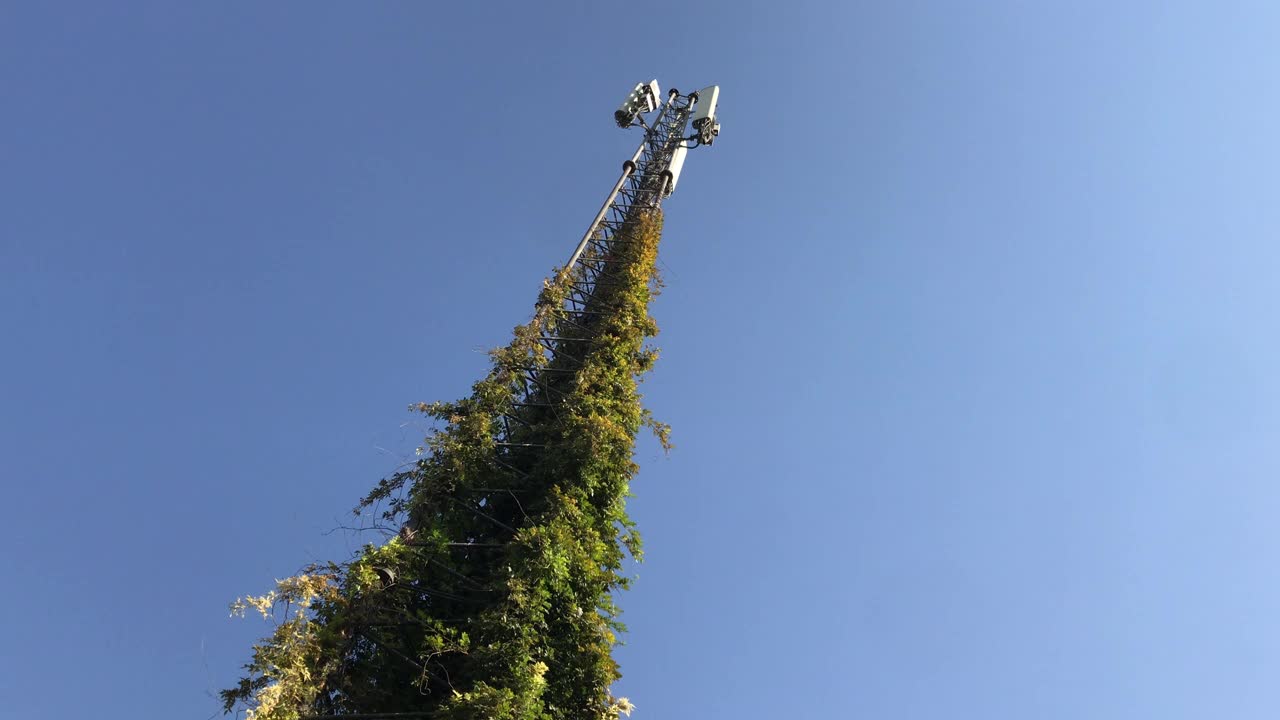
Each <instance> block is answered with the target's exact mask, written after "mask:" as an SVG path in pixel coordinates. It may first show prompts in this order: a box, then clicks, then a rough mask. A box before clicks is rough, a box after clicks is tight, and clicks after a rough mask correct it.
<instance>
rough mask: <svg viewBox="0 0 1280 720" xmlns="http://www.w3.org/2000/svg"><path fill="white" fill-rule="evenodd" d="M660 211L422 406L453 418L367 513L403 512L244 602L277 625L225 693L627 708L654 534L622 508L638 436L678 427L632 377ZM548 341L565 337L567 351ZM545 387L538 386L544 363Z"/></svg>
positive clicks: (250, 698)
mask: <svg viewBox="0 0 1280 720" xmlns="http://www.w3.org/2000/svg"><path fill="white" fill-rule="evenodd" d="M661 226H662V219H661V214H660V212H659V211H657V210H654V211H649V212H644V213H640V214H638V215H637V216H636V217H635V218H634V219H633V220H632V222H631V223H630V224H629V225H628V226H626V227H624V228H623V230H622V231H621V232H620V233H619V235H618V237H617V238H616V239H615V241H614V242H613V243H612V245H611V247H612V250H611V251H610V254H608V255H605V256H601V255H599V254H598V252H597V251H595V250H592V251H591V253H595V254H594V255H592V256H591V257H592V258H594V261H597V262H600V263H601V267H605V268H607V270H606V271H605V273H604V274H603V275H602V276H601V277H600V279H599V281H598V282H597V283H596V287H595V293H594V296H593V299H592V300H591V305H590V306H589V307H588V310H589V311H590V312H588V313H586V314H582V315H574V316H570V315H567V314H566V312H565V311H564V309H563V304H564V299H565V297H566V294H567V293H570V292H573V291H574V288H575V287H576V285H575V284H576V283H579V282H580V280H581V278H580V277H578V276H577V275H575V274H573V273H569V272H560V273H557V274H556V276H555V279H554V280H552V281H549V282H547V283H545V284H544V288H543V291H542V293H541V294H540V297H539V300H538V304H537V306H536V309H535V312H534V317H533V319H532V320H531V321H530V322H529V323H528V324H525V325H522V326H520V327H517V328H516V329H515V333H514V338H513V339H512V341H511V343H510V344H509V345H507V346H505V347H503V348H499V349H497V350H495V351H493V352H492V353H491V356H492V361H493V363H492V369H491V371H490V372H489V374H488V375H487V376H486V377H485V378H484V379H482V380H481V381H479V382H477V383H476V384H475V385H474V386H473V389H472V390H473V391H472V393H471V395H470V396H469V397H467V398H465V399H463V400H459V401H457V402H451V403H435V404H421V405H417V406H415V408H414V409H416V410H417V411H419V412H422V413H424V414H426V415H427V416H429V417H431V418H433V419H434V420H436V421H438V425H437V427H438V429H437V430H435V431H433V433H432V434H431V435H430V436H429V437H428V438H427V441H426V444H425V446H424V448H423V455H422V457H421V458H420V459H419V460H418V461H417V462H416V464H415V465H414V466H413V467H411V468H410V469H408V470H406V471H404V472H401V473H397V474H395V475H393V476H391V477H389V478H386V479H384V480H383V481H382V482H380V483H379V484H378V486H377V487H376V488H374V490H373V491H372V492H371V493H370V494H369V495H368V496H367V497H366V498H365V499H364V500H363V501H362V503H361V507H360V509H358V511H357V512H361V511H362V512H364V513H365V516H366V517H368V516H370V514H372V515H373V516H375V517H377V518H378V519H379V522H383V523H392V524H393V525H392V526H393V527H394V526H396V525H402V527H401V529H400V531H399V533H398V534H397V535H395V536H394V537H392V538H391V539H389V540H387V541H386V542H383V543H382V544H379V545H369V546H367V547H366V548H365V549H364V550H363V551H362V552H361V553H359V554H358V556H357V557H356V558H354V559H353V560H351V561H350V562H348V563H345V564H328V565H323V566H313V567H310V568H307V569H306V570H305V571H304V572H303V573H301V574H300V575H298V576H297V577H293V578H289V579H287V580H283V581H279V582H278V583H277V587H276V589H275V590H273V591H272V592H270V593H268V594H267V595H264V596H255V597H249V598H246V599H243V600H240V601H237V603H236V604H235V605H233V606H232V609H233V611H234V612H238V613H241V614H243V613H244V612H245V611H246V610H249V609H252V610H255V611H257V612H260V613H261V614H262V615H263V616H264V617H267V618H271V619H273V620H274V621H275V622H276V626H275V629H274V632H273V634H272V635H270V636H269V637H267V638H265V639H263V640H262V641H261V642H260V643H259V644H257V645H256V646H255V647H254V650H253V657H252V661H251V662H250V663H249V664H248V665H246V669H247V674H246V676H245V677H244V678H243V679H241V681H240V682H239V684H238V685H237V686H236V687H234V688H231V689H229V690H225V691H223V700H224V702H225V708H226V709H227V710H228V711H231V710H234V709H235V708H237V707H241V706H243V707H245V708H247V710H248V718H249V720H296V719H297V718H301V717H310V716H323V715H334V714H348V713H366V714H367V713H415V714H418V713H420V714H421V715H422V716H424V717H438V718H449V719H452V720H480V719H481V718H484V719H493V720H498V719H504V720H505V719H510V720H517V719H519V720H535V719H537V720H570V719H572V720H585V719H588V718H600V719H606V718H617V717H618V716H619V715H620V714H629V712H630V710H631V705H630V703H629V702H628V701H627V700H626V699H625V698H616V697H614V696H612V695H611V694H610V690H609V688H610V686H611V685H612V684H613V682H614V681H615V680H617V679H618V677H619V676H620V673H619V670H618V666H617V664H616V663H615V662H614V660H613V658H612V649H613V646H614V645H615V644H616V643H617V638H616V633H617V632H619V631H620V630H622V626H621V624H620V623H619V622H618V612H619V611H618V608H617V607H616V605H615V604H614V600H613V592H614V591H615V590H618V589H621V588H625V587H626V585H627V578H625V577H624V576H623V575H622V565H623V561H624V559H625V557H626V554H627V553H630V554H631V555H632V556H635V557H637V558H638V557H639V556H640V540H639V536H638V535H637V534H636V532H635V529H634V526H633V524H632V522H631V520H630V518H629V517H628V515H627V512H626V509H625V499H626V497H627V496H628V485H629V483H630V481H631V479H632V477H633V476H634V475H635V473H636V470H637V466H636V465H635V463H634V462H633V461H632V454H633V447H634V442H635V436H636V433H637V432H638V431H639V429H640V428H641V427H642V426H645V425H648V426H650V427H652V428H653V429H654V430H655V431H656V432H657V433H658V435H659V438H660V440H661V441H662V442H663V444H664V445H665V444H666V438H667V428H666V427H665V426H662V425H661V424H659V423H655V422H653V421H652V419H651V418H650V417H649V416H648V414H647V412H646V411H645V410H643V409H642V408H641V404H640V394H639V392H638V391H637V387H636V382H637V380H638V378H639V376H640V375H641V374H643V373H644V372H646V371H647V370H648V369H649V368H650V367H651V366H652V364H653V361H654V360H655V359H656V351H654V350H653V349H651V348H648V347H646V339H647V338H649V337H651V336H653V335H654V334H656V332H657V326H656V325H655V324H654V322H653V320H652V319H651V318H650V317H649V314H648V304H649V300H650V297H651V295H652V294H653V293H654V292H655V291H656V289H657V281H656V274H655V265H654V263H655V259H656V255H657V247H658V240H659V237H660V235H661ZM546 336H553V337H555V338H561V339H559V340H556V341H554V346H555V347H556V348H557V351H556V352H555V353H552V352H551V351H550V350H549V348H548V345H549V344H551V343H549V342H548V341H547V339H546ZM531 373H533V375H534V376H535V377H536V378H537V379H538V381H539V382H540V383H541V384H542V385H541V387H540V388H539V389H538V390H536V391H535V392H534V393H533V394H532V395H531V394H530V393H529V385H528V378H529V377H530V374H531Z"/></svg>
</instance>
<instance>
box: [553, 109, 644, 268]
mask: <svg viewBox="0 0 1280 720" xmlns="http://www.w3.org/2000/svg"><path fill="white" fill-rule="evenodd" d="M647 142H649V133H647V132H646V133H645V139H644V140H642V141H641V142H640V147H638V148H636V153H635V154H634V155H632V156H631V159H630V160H628V161H626V162H624V163H622V175H621V176H619V177H618V182H616V183H614V184H613V190H611V191H609V196H608V197H606V198H605V199H604V205H601V206H600V212H598V213H596V219H595V220H592V221H591V227H589V228H587V233H586V234H585V235H583V236H582V242H580V243H578V248H577V249H576V250H574V251H573V257H570V258H569V262H568V264H566V265H565V266H564V272H566V273H567V272H569V270H570V269H572V268H573V264H574V263H576V262H578V258H580V257H582V253H583V251H584V250H586V249H587V242H588V241H590V240H591V236H592V235H594V234H595V232H596V228H597V227H600V221H601V220H603V219H604V216H605V213H607V212H609V207H610V206H612V205H613V200H614V198H616V197H618V191H619V190H621V189H622V185H623V183H625V182H626V181H627V178H629V177H631V173H633V172H635V171H636V161H637V160H639V159H640V153H642V152H644V146H645V143H647Z"/></svg>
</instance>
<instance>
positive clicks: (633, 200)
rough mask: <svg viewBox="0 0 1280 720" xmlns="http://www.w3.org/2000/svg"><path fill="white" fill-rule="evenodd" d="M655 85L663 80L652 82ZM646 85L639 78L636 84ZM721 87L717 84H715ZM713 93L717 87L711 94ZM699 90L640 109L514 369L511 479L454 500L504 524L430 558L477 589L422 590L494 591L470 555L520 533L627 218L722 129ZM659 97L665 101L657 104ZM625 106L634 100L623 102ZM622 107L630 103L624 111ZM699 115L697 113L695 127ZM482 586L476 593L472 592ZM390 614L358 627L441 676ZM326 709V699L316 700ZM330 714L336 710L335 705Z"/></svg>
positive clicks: (508, 448)
mask: <svg viewBox="0 0 1280 720" xmlns="http://www.w3.org/2000/svg"><path fill="white" fill-rule="evenodd" d="M651 85H652V86H653V87H654V88H656V81H654V83H651ZM642 87H644V86H637V92H638V91H639V90H640V88H642ZM711 90H714V91H715V92H716V93H717V94H718V88H714V87H713V88H707V89H706V90H704V91H702V92H706V91H711ZM712 97H713V98H714V97H715V95H713V96H712ZM698 100H699V93H696V92H695V93H690V94H688V95H684V94H681V93H680V92H679V91H677V90H675V89H672V90H670V91H669V92H668V94H667V97H666V100H665V102H664V103H663V104H662V106H661V107H660V108H656V109H657V110H658V113H657V116H656V117H655V119H654V120H653V121H652V122H651V123H647V124H646V123H645V122H644V120H643V118H642V117H641V116H640V113H639V112H635V113H633V114H632V115H631V117H632V119H631V121H630V123H629V124H627V125H626V126H627V127H634V126H638V127H641V128H643V129H644V139H643V140H642V141H641V143H640V146H639V147H638V148H636V151H635V152H634V153H633V154H632V156H631V158H630V159H628V160H626V161H625V162H623V164H622V173H621V175H620V176H619V178H618V180H617V182H616V183H614V185H613V189H612V190H611V191H610V192H609V195H608V196H607V197H606V198H605V201H604V204H603V205H602V206H601V208H600V211H599V212H598V213H597V214H596V216H595V219H594V220H592V222H591V225H590V227H588V228H587V231H586V233H585V234H584V235H583V237H582V240H581V241H580V242H579V243H578V245H577V247H576V248H575V249H574V251H573V255H572V256H571V257H570V258H569V262H568V263H566V265H565V266H564V268H563V269H562V270H561V271H560V272H559V274H558V276H557V280H558V281H561V282H564V283H565V287H566V288H567V292H566V294H565V296H564V300H563V302H562V303H561V305H560V306H559V307H555V308H551V312H549V313H545V314H544V316H543V317H544V318H546V320H545V321H544V322H542V323H540V324H539V325H538V327H537V328H536V331H537V333H538V336H537V339H536V341H537V344H538V345H539V346H540V347H541V350H542V352H541V353H540V354H541V357H538V358H535V357H529V358H528V363H527V364H526V365H524V366H521V367H518V368H511V370H512V371H513V373H514V375H513V381H514V382H515V383H516V388H517V393H516V394H517V396H518V398H519V399H518V400H517V401H516V402H514V403H512V407H511V409H510V411H509V412H504V413H503V414H502V415H501V416H500V421H499V423H498V425H497V428H496V432H495V436H494V441H495V446H496V450H497V452H496V453H495V456H494V461H495V462H496V463H497V464H498V465H499V466H501V467H502V468H503V469H504V470H505V471H507V472H509V473H510V480H511V482H509V483H508V484H507V486H506V487H491V488H472V491H473V493H472V494H471V495H470V497H466V498H463V497H454V496H451V497H449V498H448V499H449V501H450V502H452V503H455V504H457V505H460V506H462V507H464V508H465V509H466V510H467V511H469V512H471V513H473V514H474V515H475V517H477V518H479V519H482V520H485V521H487V522H488V523H491V524H492V527H495V528H497V529H498V530H501V532H495V533H494V534H493V535H491V536H489V537H488V538H485V540H486V541H483V542H477V541H476V540H477V539H478V538H471V537H466V538H456V540H457V541H456V542H451V543H448V546H449V547H450V549H451V552H450V553H449V557H433V558H428V560H429V561H430V562H431V564H433V565H435V566H437V567H439V568H440V569H442V570H444V571H445V572H447V573H449V574H450V575H452V576H454V577H455V578H457V579H459V580H461V581H462V582H463V583H464V584H465V585H468V586H469V589H468V590H462V589H461V588H457V590H458V592H465V593H466V594H467V595H468V596H470V597H466V596H464V595H460V594H453V593H448V592H444V591H442V590H439V589H435V590H431V589H428V588H425V587H418V588H416V589H415V590H413V591H414V592H417V593H422V594H425V595H429V596H436V597H439V598H442V599H446V600H450V601H454V602H457V603H467V604H470V603H472V602H477V601H478V602H482V603H483V602H484V601H483V600H481V598H482V597H484V596H485V595H486V594H487V593H488V590H487V589H485V588H483V587H474V586H475V585H477V583H476V582H475V581H474V580H473V579H472V578H471V577H469V576H468V575H466V574H465V572H464V571H462V570H461V568H462V567H463V566H464V565H465V564H466V563H467V561H466V558H467V557H469V556H472V553H475V554H477V555H487V554H488V553H489V552H490V551H492V550H495V549H499V548H502V547H504V546H505V545H506V543H507V542H509V541H510V539H511V538H512V537H514V536H515V535H516V533H517V532H518V531H517V529H516V528H514V527H511V526H510V525H508V524H506V523H504V522H502V520H500V519H498V518H497V517H494V516H495V515H503V514H505V513H504V512H502V511H501V510H502V509H504V508H507V509H509V508H510V507H511V506H512V505H513V504H514V506H516V507H520V509H521V511H523V507H522V506H520V497H519V496H520V494H521V493H522V490H523V488H522V487H521V485H522V484H523V481H525V480H526V479H528V478H529V477H530V472H531V470H532V469H533V467H534V465H535V464H536V463H537V462H538V459H539V458H540V457H541V455H542V453H543V450H544V449H545V448H546V447H547V446H546V445H545V444H544V443H543V442H540V441H541V440H544V439H545V438H540V437H538V436H537V435H536V433H535V432H534V430H533V428H535V427H536V426H537V425H538V424H539V422H540V421H541V420H543V419H545V418H546V417H547V414H548V413H550V414H554V413H556V412H557V405H558V402H559V401H560V400H561V399H563V398H564V397H565V396H566V395H567V394H568V392H567V390H568V383H570V382H572V381H573V379H574V378H575V376H576V373H577V372H578V371H579V369H581V367H582V361H583V356H584V355H585V352H586V350H587V349H588V347H589V343H590V342H591V341H592V340H593V339H594V337H595V326H596V325H597V324H598V323H597V318H598V316H601V315H604V314H606V313H608V312H609V311H610V308H609V307H608V306H607V304H606V302H605V300H604V299H602V297H601V296H602V294H603V293H602V292H601V291H602V290H604V289H605V288H607V287H608V285H609V284H610V283H611V282H612V279H611V278H612V276H613V275H614V273H615V272H616V269H617V268H618V267H619V266H621V265H622V264H623V263H624V262H625V261H626V260H625V258H626V256H627V253H628V248H627V245H628V244H629V239H628V232H627V230H628V226H629V225H630V224H631V223H634V222H635V221H637V220H638V219H639V218H640V217H641V215H642V214H644V213H648V212H652V211H654V210H657V209H658V208H659V207H660V206H661V203H662V200H663V199H664V197H665V196H666V195H668V194H669V192H668V191H669V188H671V187H673V186H674V184H675V181H676V180H677V179H678V178H677V174H678V172H679V168H676V169H675V172H673V171H672V159H673V157H674V156H675V154H676V153H677V151H678V150H679V149H680V148H682V147H683V148H686V149H687V148H690V147H697V146H698V145H703V144H710V138H711V137H713V134H714V133H715V132H718V124H715V118H714V103H715V100H714V99H712V100H711V101H710V105H711V106H712V107H711V109H710V110H709V111H708V110H706V109H705V107H704V108H703V109H701V110H702V111H701V112H697V111H698V110H699V108H698V107H697V105H698ZM655 104H656V103H655ZM624 107H625V105H624ZM620 112H621V111H620ZM695 113H697V114H699V115H701V116H702V117H703V118H704V120H705V124H704V125H702V126H701V127H696V128H695V129H697V130H699V132H696V133H695V134H693V135H689V136H686V132H687V129H688V126H689V123H690V120H691V119H694V115H695ZM698 124H699V123H698V121H697V120H696V119H695V126H697V125H698ZM414 473H415V470H407V471H405V472H402V473H397V474H396V477H400V478H407V479H409V480H412V477H413V476H414ZM401 532H402V535H403V536H404V539H405V541H406V544H408V545H411V546H412V545H418V544H419V543H417V542H416V541H414V539H413V536H414V528H413V527H412V519H411V518H409V524H406V526H405V528H404V529H402V531H401ZM387 581H388V584H389V585H397V583H396V582H395V578H394V576H391V577H390V578H388V579H387ZM473 593H477V594H476V595H473ZM387 620H388V622H371V623H366V624H364V625H362V626H360V627H356V628H355V630H354V632H355V633H356V635H357V636H358V637H359V638H360V639H361V640H362V641H366V642H368V643H372V644H373V645H374V646H377V647H380V648H382V649H384V650H385V651H386V652H388V653H390V654H391V655H393V656H395V657H398V658H400V659H401V660H402V661H404V662H406V663H408V664H409V665H410V666H412V667H414V668H416V669H418V670H419V671H421V672H422V673H424V674H428V675H431V676H432V677H433V678H434V677H435V675H434V673H433V672H432V671H431V670H430V669H429V668H428V667H425V666H423V665H421V664H419V663H418V662H416V661H415V660H414V659H413V658H411V657H409V656H408V655H406V654H405V653H404V652H402V651H401V650H398V649H396V648H395V647H394V646H392V645H388V644H386V641H385V639H383V638H375V637H374V635H373V634H372V633H370V632H369V631H370V630H372V629H374V628H375V626H386V627H394V626H397V625H405V624H406V621H405V619H404V618H399V619H397V618H387ZM451 622H466V619H465V618H457V619H455V620H453V621H451ZM316 709H317V710H319V709H320V708H316ZM329 712H330V713H332V712H333V710H332V709H331V710H329ZM428 714H429V713H426V712H415V711H409V712H392V713H345V714H316V715H305V716H303V718H304V720H319V719H320V718H362V719H363V718H414V717H423V716H426V715H428Z"/></svg>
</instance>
